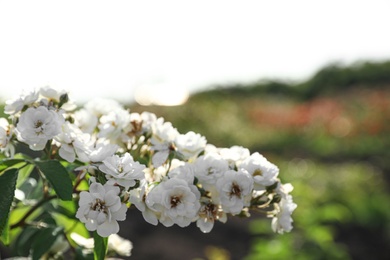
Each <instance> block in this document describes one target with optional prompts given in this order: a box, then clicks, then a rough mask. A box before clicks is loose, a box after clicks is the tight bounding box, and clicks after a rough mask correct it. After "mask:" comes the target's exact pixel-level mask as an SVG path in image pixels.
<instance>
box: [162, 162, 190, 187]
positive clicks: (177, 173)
mask: <svg viewBox="0 0 390 260" xmlns="http://www.w3.org/2000/svg"><path fill="white" fill-rule="evenodd" d="M172 164H173V165H174V167H171V170H170V171H169V172H168V176H169V177H170V178H180V179H183V180H185V181H186V182H188V183H189V184H193V183H194V171H193V165H192V164H190V163H185V162H183V161H179V160H177V159H173V160H172ZM175 164H176V165H175Z"/></svg>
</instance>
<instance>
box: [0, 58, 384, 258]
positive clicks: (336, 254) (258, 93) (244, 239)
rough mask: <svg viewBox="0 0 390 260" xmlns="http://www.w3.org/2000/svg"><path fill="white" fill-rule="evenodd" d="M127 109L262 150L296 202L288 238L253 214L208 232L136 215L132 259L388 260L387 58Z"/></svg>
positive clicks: (128, 229) (225, 143) (215, 140)
mask: <svg viewBox="0 0 390 260" xmlns="http://www.w3.org/2000/svg"><path fill="white" fill-rule="evenodd" d="M172 94H174V93H172ZM129 107H130V109H131V111H132V112H142V111H150V112H154V113H155V114H156V115H157V116H159V117H160V116H161V117H164V118H165V120H166V121H170V122H172V124H173V125H174V126H175V127H177V128H178V130H179V132H181V133H185V132H187V131H190V130H192V131H195V132H198V133H200V134H202V135H204V136H205V137H206V138H207V140H208V142H209V143H211V144H214V145H216V146H219V147H230V146H233V145H241V146H244V147H247V148H249V149H250V151H251V152H252V153H253V152H260V153H261V154H263V155H264V156H266V157H267V158H268V159H269V160H270V161H271V162H273V163H274V164H276V165H277V166H279V168H280V178H281V179H282V181H283V182H284V183H287V182H290V183H292V184H293V186H294V187H295V189H294V191H293V192H292V195H293V198H294V202H295V203H297V204H298V208H297V209H296V210H295V211H294V213H293V219H294V229H293V230H292V232H290V233H287V234H283V235H279V234H274V233H273V232H272V230H271V225H270V219H265V218H263V217H261V216H258V215H256V214H254V215H253V216H252V217H251V218H250V219H246V220H236V219H235V218H229V221H228V222H227V223H226V224H220V223H217V224H216V226H215V227H214V230H213V231H212V232H211V233H210V234H208V235H203V234H201V232H200V231H199V230H198V229H197V228H196V227H190V228H188V229H187V230H189V231H186V230H183V229H181V228H178V227H172V228H168V229H167V228H164V227H161V225H159V226H158V227H154V226H151V225H149V224H147V223H144V221H143V219H142V217H140V214H139V213H138V215H137V213H136V211H133V212H134V214H133V212H131V214H130V213H129V214H128V221H127V223H124V224H123V226H122V227H121V232H120V235H121V236H126V237H127V238H128V239H130V240H132V241H133V243H134V250H133V257H134V259H152V258H150V257H153V255H152V251H153V250H155V251H157V252H159V254H158V255H157V256H160V257H161V256H163V254H164V252H165V251H163V250H164V249H167V250H166V252H165V253H166V255H165V256H166V258H158V257H157V258H154V259H190V258H194V257H193V255H191V248H192V249H193V251H195V253H194V254H195V256H199V257H198V258H197V259H220V260H227V259H247V260H251V259H362V260H365V259H390V248H389V245H390V189H389V188H390V149H389V148H390V61H385V62H358V63H356V64H353V65H348V66H344V65H342V64H330V65H329V66H326V67H324V68H323V69H321V70H319V71H318V72H317V73H316V74H315V75H313V76H312V77H311V78H310V79H309V80H307V81H305V82H287V81H278V80H274V81H265V80H263V81H258V82H253V83H250V84H245V85H244V84H243V85H240V84H232V85H228V86H226V85H223V86H222V85H221V86H211V88H210V90H208V91H204V92H199V93H196V94H194V95H192V96H191V97H190V99H189V100H188V101H187V102H186V103H185V104H183V105H180V106H175V107H162V106H148V107H143V106H140V105H137V104H130V105H129ZM2 111H3V110H2V109H1V113H2ZM2 116H4V115H2ZM239 223H240V224H239ZM242 223H244V224H242ZM192 226H193V225H192ZM172 230H173V231H172ZM232 230H233V231H234V232H235V233H232V232H233V231H232ZM159 232H160V233H159ZM169 232H176V233H178V234H180V236H181V238H180V237H179V238H178V236H174V235H173V233H169ZM229 232H230V233H229ZM157 234H160V235H161V236H159V237H157ZM193 234H197V235H193ZM218 234H220V235H218ZM184 237H185V238H184ZM147 238H148V239H149V240H145V239H147ZM141 239H144V244H142V241H141ZM186 239H193V240H191V241H188V248H185V247H184V243H186V241H187V240H186ZM217 240H218V243H216V241H217ZM214 242H215V243H214ZM213 243H214V244H213ZM166 244H168V245H170V246H166ZM174 245H183V247H182V248H181V247H180V246H176V247H174V250H173V249H172V246H174ZM148 253H149V254H148ZM169 253H171V255H170V256H171V257H170V258H168V254H169ZM172 255H173V256H176V258H175V257H172ZM155 257H156V255H155ZM187 257H190V258H187ZM131 259H133V258H131Z"/></svg>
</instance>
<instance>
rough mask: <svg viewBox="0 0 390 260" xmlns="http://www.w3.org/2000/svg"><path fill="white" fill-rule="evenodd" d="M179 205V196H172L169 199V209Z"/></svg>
mask: <svg viewBox="0 0 390 260" xmlns="http://www.w3.org/2000/svg"><path fill="white" fill-rule="evenodd" d="M180 203H181V198H180V197H179V196H172V197H171V208H175V207H176V206H177V205H179V204H180Z"/></svg>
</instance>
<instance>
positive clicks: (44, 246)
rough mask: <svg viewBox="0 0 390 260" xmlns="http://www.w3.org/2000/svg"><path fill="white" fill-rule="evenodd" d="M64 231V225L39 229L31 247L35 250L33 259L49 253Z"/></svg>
mask: <svg viewBox="0 0 390 260" xmlns="http://www.w3.org/2000/svg"><path fill="white" fill-rule="evenodd" d="M62 231H63V229H62V227H56V228H54V227H49V228H45V229H41V230H39V232H38V233H37V234H36V235H35V238H36V239H34V241H33V243H32V245H31V249H32V251H33V253H32V259H33V260H35V259H37V260H38V259H41V256H42V255H44V254H45V253H48V252H49V250H50V248H51V247H52V245H53V244H54V242H55V241H56V239H57V237H58V236H60V235H62Z"/></svg>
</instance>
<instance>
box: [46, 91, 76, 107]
mask: <svg viewBox="0 0 390 260" xmlns="http://www.w3.org/2000/svg"><path fill="white" fill-rule="evenodd" d="M39 93H40V95H41V96H42V97H44V99H42V100H41V102H42V103H43V104H45V105H46V106H50V103H51V102H52V101H55V102H60V99H61V96H63V95H67V98H68V100H67V102H66V103H64V104H62V107H61V108H62V109H64V110H65V111H72V110H74V109H75V108H76V107H77V106H76V104H75V103H74V102H73V101H71V100H69V96H68V93H67V92H66V91H65V90H57V89H55V88H52V87H50V86H45V87H42V88H40V89H39Z"/></svg>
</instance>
